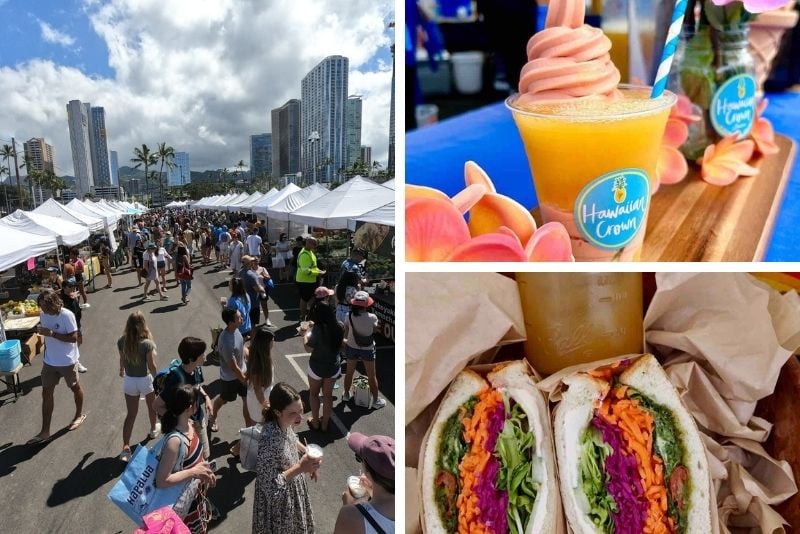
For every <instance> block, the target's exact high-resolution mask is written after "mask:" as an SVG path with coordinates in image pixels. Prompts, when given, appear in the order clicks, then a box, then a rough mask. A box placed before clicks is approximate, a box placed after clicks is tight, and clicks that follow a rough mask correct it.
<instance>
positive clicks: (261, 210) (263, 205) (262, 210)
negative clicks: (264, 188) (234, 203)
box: [253, 184, 300, 217]
mask: <svg viewBox="0 0 800 534" xmlns="http://www.w3.org/2000/svg"><path fill="white" fill-rule="evenodd" d="M298 191H300V188H299V187H297V186H296V185H294V184H287V185H286V187H284V188H283V189H281V190H280V191H278V192H277V193H275V194H274V195H272V196H271V197H265V198H264V199H262V200H260V201H259V202H258V204H256V205H255V206H253V213H255V214H256V215H257V216H259V217H266V216H267V208H269V207H270V206H272V205H273V204H277V203H278V202H280V201H281V200H283V199H284V198H286V197H288V196H289V195H291V194H292V193H296V192H298Z"/></svg>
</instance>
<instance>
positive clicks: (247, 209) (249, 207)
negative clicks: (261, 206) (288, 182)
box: [239, 187, 278, 213]
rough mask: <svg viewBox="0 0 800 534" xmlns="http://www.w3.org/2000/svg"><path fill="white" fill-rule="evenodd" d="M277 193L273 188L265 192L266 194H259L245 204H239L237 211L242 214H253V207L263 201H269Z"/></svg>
mask: <svg viewBox="0 0 800 534" xmlns="http://www.w3.org/2000/svg"><path fill="white" fill-rule="evenodd" d="M277 193H278V190H277V189H275V188H274V187H273V188H272V189H270V190H269V191H267V192H266V193H259V194H258V196H256V197H253V198H250V199H248V200H246V201H245V202H242V203H241V204H239V211H241V212H242V213H253V206H255V205H256V204H258V203H259V202H261V201H263V200H265V199H270V198H272V197H274V196H275V195H276V194H277Z"/></svg>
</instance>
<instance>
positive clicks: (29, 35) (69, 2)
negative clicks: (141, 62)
mask: <svg viewBox="0 0 800 534" xmlns="http://www.w3.org/2000/svg"><path fill="white" fill-rule="evenodd" d="M2 1H3V0H0V4H2ZM2 18H3V26H4V27H5V28H6V31H5V32H4V33H5V35H4V37H3V42H4V45H3V46H2V47H0V65H8V66H14V65H17V64H18V63H21V62H24V61H27V60H29V59H32V58H43V59H49V60H52V61H54V62H57V63H60V64H62V65H69V66H71V67H75V68H78V69H80V70H81V71H83V72H85V73H86V74H88V75H90V76H104V77H110V76H113V71H112V70H111V68H110V67H109V66H108V48H107V47H106V43H105V42H104V41H103V40H102V39H101V38H100V37H99V36H98V35H97V33H95V31H94V30H93V29H92V26H91V23H90V21H89V17H88V16H87V14H86V12H85V11H84V9H83V6H82V2H80V1H77V0H38V1H35V2H31V1H26V0H5V4H2ZM47 27H49V28H50V29H51V30H53V32H51V33H47V37H48V38H50V39H51V40H50V42H48V41H47V40H45V38H44V37H43V34H44V33H45V32H46V28H47ZM68 38H71V39H74V44H69V42H68V41H69V39H68Z"/></svg>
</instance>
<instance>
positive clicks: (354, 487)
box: [347, 476, 367, 499]
mask: <svg viewBox="0 0 800 534" xmlns="http://www.w3.org/2000/svg"><path fill="white" fill-rule="evenodd" d="M347 489H348V490H350V495H352V496H353V497H354V498H356V499H363V498H364V497H366V496H367V490H366V489H364V486H362V485H361V477H357V476H349V477H347Z"/></svg>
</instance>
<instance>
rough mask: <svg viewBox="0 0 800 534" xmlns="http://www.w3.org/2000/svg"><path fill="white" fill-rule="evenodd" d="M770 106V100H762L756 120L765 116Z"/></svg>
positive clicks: (757, 110)
mask: <svg viewBox="0 0 800 534" xmlns="http://www.w3.org/2000/svg"><path fill="white" fill-rule="evenodd" d="M768 104H769V98H767V97H764V98H762V99H761V102H759V103H758V105H757V106H756V118H760V117H761V116H762V115H763V114H764V111H766V109H767V105H768Z"/></svg>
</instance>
